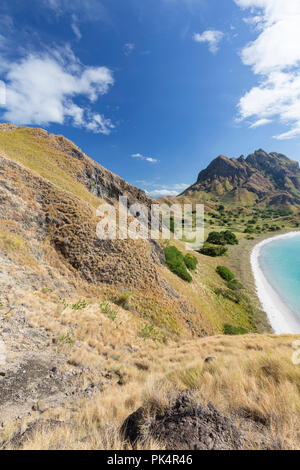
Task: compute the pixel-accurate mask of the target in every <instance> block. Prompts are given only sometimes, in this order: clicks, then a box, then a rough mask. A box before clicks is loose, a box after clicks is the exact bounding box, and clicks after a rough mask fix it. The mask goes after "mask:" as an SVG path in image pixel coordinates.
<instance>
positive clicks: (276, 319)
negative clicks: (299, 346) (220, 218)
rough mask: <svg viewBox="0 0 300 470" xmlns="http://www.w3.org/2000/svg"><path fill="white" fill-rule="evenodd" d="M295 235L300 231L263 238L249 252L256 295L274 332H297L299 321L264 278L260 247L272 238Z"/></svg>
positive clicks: (299, 329)
mask: <svg viewBox="0 0 300 470" xmlns="http://www.w3.org/2000/svg"><path fill="white" fill-rule="evenodd" d="M295 236H300V232H290V233H287V234H284V235H277V236H275V237H272V238H268V239H267V240H263V241H262V242H260V243H258V244H257V245H255V247H254V248H253V250H252V253H251V265H252V270H253V274H254V278H255V285H256V291H257V295H258V297H259V299H260V301H261V304H262V307H263V309H264V311H265V312H266V314H267V316H268V319H269V322H270V324H271V326H272V328H273V330H274V333H275V334H299V333H300V322H299V321H297V319H296V318H295V316H294V315H293V313H292V312H291V311H290V309H289V308H288V307H287V306H286V305H285V303H284V301H283V300H282V299H281V297H280V295H279V294H278V293H277V291H276V290H275V289H274V288H273V287H272V286H271V284H270V283H269V281H268V280H267V279H266V277H265V274H264V272H263V270H262V268H261V265H260V262H259V258H260V253H261V248H262V247H263V246H264V245H266V244H267V243H272V242H273V241H274V240H279V239H281V238H291V237H295Z"/></svg>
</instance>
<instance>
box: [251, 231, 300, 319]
mask: <svg viewBox="0 0 300 470" xmlns="http://www.w3.org/2000/svg"><path fill="white" fill-rule="evenodd" d="M259 262H260V266H261V269H262V270H263V272H264V275H265V277H266V278H267V280H268V281H269V283H270V284H271V285H272V287H273V288H274V289H275V290H276V291H277V293H278V294H279V296H280V297H281V299H282V300H283V302H284V303H285V305H286V306H287V307H288V308H289V309H290V310H291V311H292V312H293V313H294V315H295V316H296V317H297V318H298V319H299V320H300V234H299V235H297V236H294V237H291V238H282V239H278V240H274V241H272V242H270V243H267V244H266V245H264V246H262V248H261V252H260V258H259Z"/></svg>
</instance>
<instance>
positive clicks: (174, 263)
mask: <svg viewBox="0 0 300 470" xmlns="http://www.w3.org/2000/svg"><path fill="white" fill-rule="evenodd" d="M164 252H165V257H166V263H167V266H168V268H169V269H170V271H172V273H174V274H176V275H177V276H179V277H180V278H181V279H183V280H184V281H187V282H191V281H192V280H193V278H192V276H191V275H190V273H189V272H188V271H187V269H186V265H185V262H184V256H183V254H182V253H181V251H179V250H178V249H177V248H176V246H167V247H166V248H164Z"/></svg>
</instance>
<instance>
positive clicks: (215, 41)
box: [193, 30, 224, 54]
mask: <svg viewBox="0 0 300 470" xmlns="http://www.w3.org/2000/svg"><path fill="white" fill-rule="evenodd" d="M223 37H224V34H223V33H222V32H221V31H216V30H207V31H204V32H203V33H201V34H199V33H195V34H194V36H193V38H194V41H196V42H200V43H205V42H207V43H208V48H209V50H210V52H211V53H212V54H216V53H217V52H218V50H219V43H220V42H221V41H222V39H223Z"/></svg>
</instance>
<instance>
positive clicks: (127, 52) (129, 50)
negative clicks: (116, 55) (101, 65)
mask: <svg viewBox="0 0 300 470" xmlns="http://www.w3.org/2000/svg"><path fill="white" fill-rule="evenodd" d="M134 49H135V44H133V43H132V42H127V43H126V44H125V45H124V54H125V55H130V54H131V53H132V52H133V51H134Z"/></svg>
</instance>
